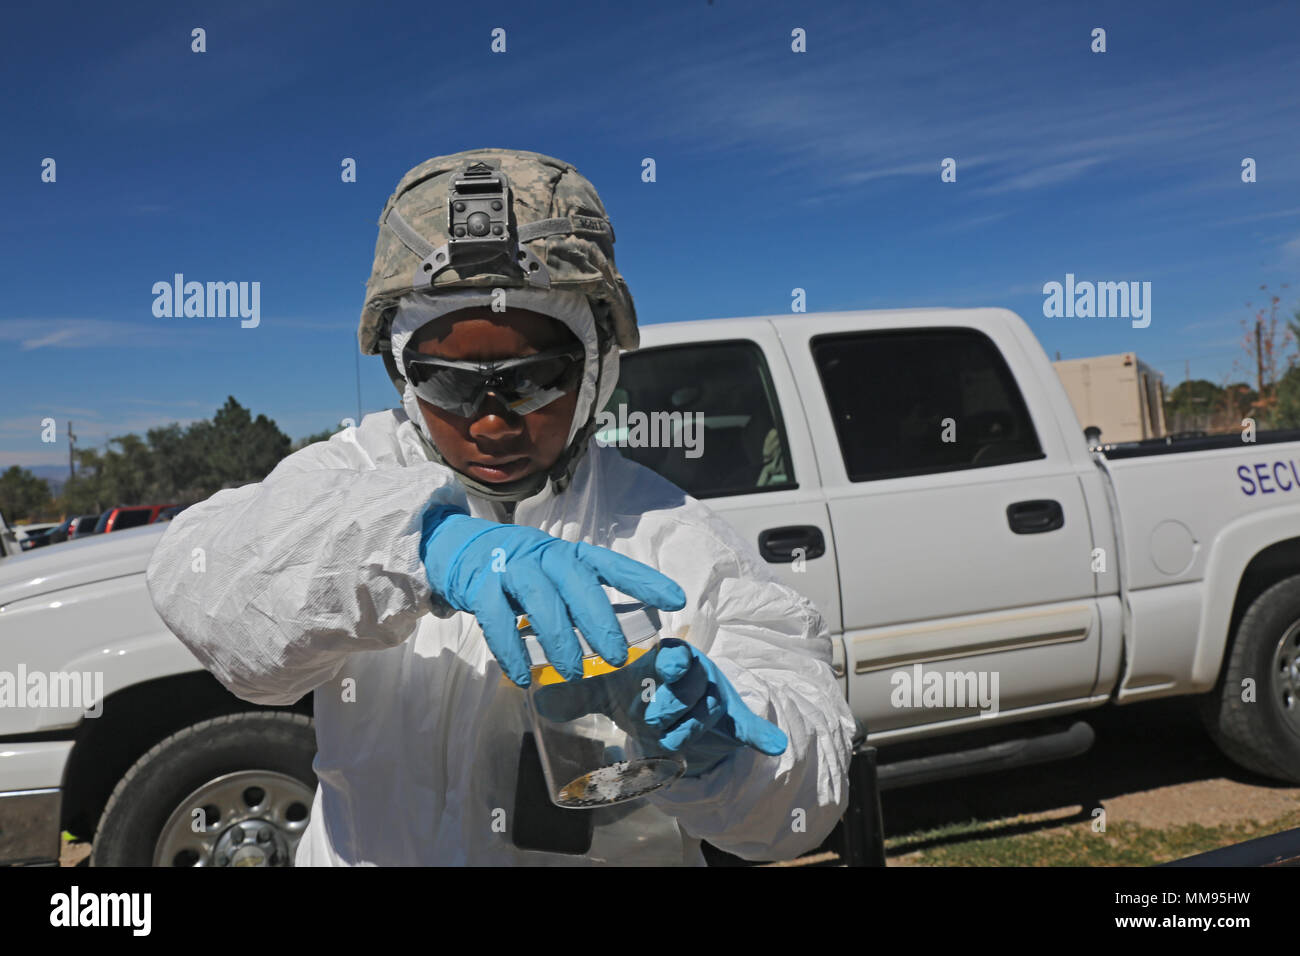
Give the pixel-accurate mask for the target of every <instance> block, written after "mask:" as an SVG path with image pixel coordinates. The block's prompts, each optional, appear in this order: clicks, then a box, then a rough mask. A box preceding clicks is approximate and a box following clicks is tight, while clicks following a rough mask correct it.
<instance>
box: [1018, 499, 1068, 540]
mask: <svg viewBox="0 0 1300 956" xmlns="http://www.w3.org/2000/svg"><path fill="white" fill-rule="evenodd" d="M1007 524H1009V525H1010V526H1011V530H1012V531H1014V532H1015V533H1016V534H1042V533H1043V532H1044V531H1055V530H1056V529H1057V528H1061V527H1064V526H1065V512H1064V511H1062V510H1061V503H1060V502H1059V501H1053V500H1052V499H1050V498H1039V499H1036V500H1034V501H1017V502H1016V503H1015V504H1010V505H1007Z"/></svg>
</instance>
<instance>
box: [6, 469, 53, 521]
mask: <svg viewBox="0 0 1300 956" xmlns="http://www.w3.org/2000/svg"><path fill="white" fill-rule="evenodd" d="M53 509H54V501H53V498H52V497H51V495H50V486H49V485H48V484H46V483H45V480H44V479H43V478H38V477H36V475H34V474H32V473H31V472H30V471H28V470H27V469H26V468H20V467H18V466H17V465H13V466H11V467H10V468H8V469H7V470H6V471H5V472H4V474H0V514H3V515H4V517H5V521H7V522H8V523H9V524H13V523H14V522H16V521H26V520H37V519H39V518H42V517H45V516H47V515H49V514H50V513H51V512H52V511H53Z"/></svg>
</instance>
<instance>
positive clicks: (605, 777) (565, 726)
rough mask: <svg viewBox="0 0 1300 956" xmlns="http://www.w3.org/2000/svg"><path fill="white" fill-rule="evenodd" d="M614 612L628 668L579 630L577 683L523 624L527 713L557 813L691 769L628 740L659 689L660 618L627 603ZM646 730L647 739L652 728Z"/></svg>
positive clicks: (642, 791)
mask: <svg viewBox="0 0 1300 956" xmlns="http://www.w3.org/2000/svg"><path fill="white" fill-rule="evenodd" d="M614 613H615V615H616V616H617V617H618V623H619V626H620V627H621V628H622V629H623V636H624V637H625V638H626V639H627V644H628V648H627V663H625V664H624V665H623V666H622V667H615V666H614V665H612V664H610V663H608V662H607V661H606V660H605V659H604V658H602V657H601V656H600V655H598V654H597V653H596V652H595V651H593V650H592V649H591V647H590V646H589V645H588V644H587V642H586V641H585V640H583V639H582V636H581V635H580V634H578V633H577V632H576V631H575V632H574V633H575V636H577V638H578V641H579V643H580V644H581V646H582V654H583V657H582V675H583V676H582V679H581V680H572V681H566V680H565V679H564V678H563V677H561V676H560V673H559V672H558V671H557V670H556V669H555V668H554V667H553V666H552V665H551V664H550V663H548V662H547V660H546V655H545V653H544V651H543V650H542V646H541V643H540V642H539V641H538V640H537V637H536V636H535V634H534V632H533V629H532V627H531V626H530V625H529V624H528V619H527V618H526V617H525V618H523V619H522V620H521V622H520V637H522V638H524V644H525V646H526V647H527V648H528V654H529V659H530V662H531V665H532V682H531V683H530V684H529V687H528V707H529V712H530V713H531V715H532V721H533V733H534V735H535V737H536V740H537V750H538V754H539V756H540V757H541V763H542V772H543V775H544V776H545V777H546V785H547V791H548V793H549V795H550V798H551V802H553V803H554V804H555V805H556V806H559V807H566V808H570V809H589V808H592V807H605V806H611V805H613V804H616V803H622V802H624V801H626V800H635V799H636V798H637V797H642V796H645V795H646V794H647V793H650V792H651V791H653V790H657V789H659V788H660V787H662V786H664V785H665V784H669V783H671V782H672V781H674V780H676V779H677V778H678V777H680V776H681V775H682V773H683V772H684V771H685V770H686V762H685V760H683V759H682V758H681V757H680V756H678V755H677V754H674V753H670V752H668V751H665V750H661V749H658V748H653V747H652V746H650V745H645V744H641V745H638V742H637V738H636V737H634V736H632V735H629V733H628V730H629V729H631V728H633V726H634V725H635V724H637V723H639V718H640V717H641V716H642V715H643V714H644V713H645V709H646V707H648V706H649V704H650V701H651V700H653V695H654V687H655V686H656V685H657V682H658V675H657V674H655V669H654V662H655V656H656V654H657V653H658V651H659V633H658V632H659V615H658V612H656V610H655V609H654V608H653V607H648V606H646V605H644V604H640V603H628V604H615V605H614ZM640 727H641V731H642V736H645V735H646V734H647V733H648V728H645V727H644V725H640Z"/></svg>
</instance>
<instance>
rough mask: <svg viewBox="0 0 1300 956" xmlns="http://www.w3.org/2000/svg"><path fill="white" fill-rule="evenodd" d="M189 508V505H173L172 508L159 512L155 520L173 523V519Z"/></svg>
mask: <svg viewBox="0 0 1300 956" xmlns="http://www.w3.org/2000/svg"><path fill="white" fill-rule="evenodd" d="M188 507H189V505H172V506H171V507H170V508H164V509H163V510H162V511H160V512H158V517H157V518H155V519H154V520H155V521H171V520H172V518H175V517H176V516H177V515H178V514H180V513H181V512H182V511H184V510H185V509H186V508H188Z"/></svg>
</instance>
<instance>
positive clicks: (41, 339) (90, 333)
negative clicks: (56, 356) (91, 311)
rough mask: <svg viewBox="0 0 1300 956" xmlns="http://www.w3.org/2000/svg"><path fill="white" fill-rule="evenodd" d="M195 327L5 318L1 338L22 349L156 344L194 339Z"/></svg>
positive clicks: (175, 343)
mask: <svg viewBox="0 0 1300 956" xmlns="http://www.w3.org/2000/svg"><path fill="white" fill-rule="evenodd" d="M194 329H196V327H195V326H186V327H185V329H184V330H182V329H180V328H178V327H175V326H168V325H164V324H159V325H144V324H142V323H139V322H123V321H119V320H117V319H67V318H49V319H32V318H21V319H3V320H0V342H10V343H14V344H16V345H17V346H18V348H19V350H20V351H23V352H30V351H32V350H34V349H41V348H50V347H52V346H56V345H57V346H59V347H60V348H62V349H103V348H112V347H114V346H129V347H130V348H132V349H139V348H146V347H154V348H157V347H167V346H174V345H178V344H181V343H182V342H186V343H192V342H193V336H194V331H192V330H194ZM182 332H183V334H182Z"/></svg>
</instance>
